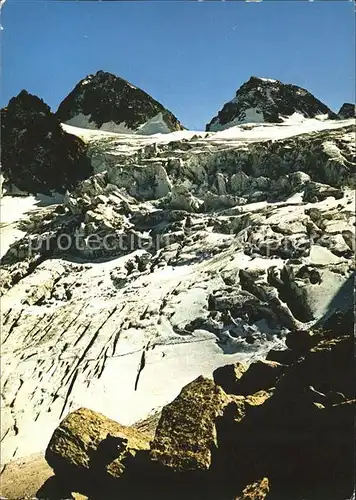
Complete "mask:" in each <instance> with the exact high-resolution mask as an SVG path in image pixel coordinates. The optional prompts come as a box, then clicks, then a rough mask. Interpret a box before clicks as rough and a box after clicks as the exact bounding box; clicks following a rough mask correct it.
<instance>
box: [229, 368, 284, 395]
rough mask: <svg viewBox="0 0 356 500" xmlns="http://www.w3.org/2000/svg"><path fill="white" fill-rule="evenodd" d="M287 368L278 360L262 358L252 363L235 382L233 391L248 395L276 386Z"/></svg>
mask: <svg viewBox="0 0 356 500" xmlns="http://www.w3.org/2000/svg"><path fill="white" fill-rule="evenodd" d="M285 368H286V367H285V366H284V365H281V364H280V363H277V362H276V361H266V360H264V361H262V360H261V361H256V362H255V363H251V365H250V366H249V369H248V370H247V371H245V373H244V374H243V375H242V376H241V378H240V379H239V380H237V381H236V383H235V384H234V388H233V393H234V394H242V395H244V396H247V395H248V394H254V393H256V392H258V391H261V390H266V389H270V388H271V387H275V385H276V384H277V381H278V379H279V378H280V377H281V375H282V374H283V372H284V370H285Z"/></svg>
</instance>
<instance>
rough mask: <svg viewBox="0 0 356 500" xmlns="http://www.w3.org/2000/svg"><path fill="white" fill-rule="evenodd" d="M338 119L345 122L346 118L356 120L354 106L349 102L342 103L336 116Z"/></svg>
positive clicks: (355, 108)
mask: <svg viewBox="0 0 356 500" xmlns="http://www.w3.org/2000/svg"><path fill="white" fill-rule="evenodd" d="M337 116H338V117H339V118H341V119H342V120H345V119H346V118H356V106H355V104H351V103H350V102H344V104H343V105H342V106H341V108H340V109H339V112H338V114H337Z"/></svg>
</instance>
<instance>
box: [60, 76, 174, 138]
mask: <svg viewBox="0 0 356 500" xmlns="http://www.w3.org/2000/svg"><path fill="white" fill-rule="evenodd" d="M56 115H57V118H58V119H59V120H60V121H61V122H63V123H68V124H70V125H75V126H77V127H82V128H91V129H100V130H106V131H109V132H123V133H139V134H144V135H146V134H157V133H169V132H174V131H177V130H183V126H182V125H181V123H180V122H179V121H178V120H177V118H176V117H175V116H174V115H173V114H172V113H171V112H170V111H168V110H167V109H166V108H164V106H162V104H160V103H159V102H158V101H156V100H154V99H153V98H152V97H151V96H149V95H148V94H147V93H146V92H144V91H143V90H141V89H139V88H137V87H135V86H134V85H132V84H131V83H129V82H127V81H126V80H124V79H123V78H120V77H118V76H115V75H113V74H111V73H107V72H105V71H98V72H97V73H96V74H95V75H88V76H87V77H86V78H84V79H83V80H81V81H80V82H79V83H78V84H77V85H76V86H75V87H74V89H73V90H72V91H71V92H70V94H69V95H68V96H67V97H66V98H65V99H64V100H63V101H62V102H61V104H60V105H59V108H58V110H57V113H56Z"/></svg>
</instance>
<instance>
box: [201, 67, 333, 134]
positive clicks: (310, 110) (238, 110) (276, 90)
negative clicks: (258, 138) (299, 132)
mask: <svg viewBox="0 0 356 500" xmlns="http://www.w3.org/2000/svg"><path fill="white" fill-rule="evenodd" d="M294 113H298V114H299V115H301V116H303V117H305V118H314V117H316V116H318V115H328V117H329V118H336V115H335V113H333V112H332V111H331V110H330V109H329V108H328V107H327V106H326V105H325V104H323V103H322V102H321V101H319V100H318V99H317V98H316V97H314V96H313V95H312V94H311V93H310V92H308V91H307V90H305V89H303V88H302V87H298V86H297V85H291V84H285V83H282V82H281V81H279V80H272V79H269V78H260V77H256V76H252V77H251V78H250V79H249V80H248V81H247V82H245V83H244V84H243V85H242V86H241V87H240V88H239V89H238V90H237V92H236V95H235V97H234V98H233V99H232V100H231V101H229V102H227V103H226V104H225V105H224V106H223V108H222V109H221V111H219V113H218V115H217V116H215V117H214V118H213V119H212V120H211V122H210V123H208V125H207V126H206V130H207V131H218V130H223V129H225V128H229V127H232V126H234V125H239V124H242V123H266V122H267V123H281V122H283V120H284V119H285V118H288V117H290V116H291V115H293V114H294Z"/></svg>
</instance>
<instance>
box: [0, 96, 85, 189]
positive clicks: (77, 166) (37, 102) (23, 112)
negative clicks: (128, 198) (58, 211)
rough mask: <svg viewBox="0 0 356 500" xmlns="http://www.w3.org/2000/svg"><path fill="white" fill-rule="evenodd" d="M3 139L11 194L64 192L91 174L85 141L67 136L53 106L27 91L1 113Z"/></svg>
mask: <svg viewBox="0 0 356 500" xmlns="http://www.w3.org/2000/svg"><path fill="white" fill-rule="evenodd" d="M1 136H2V137H1V146H2V147H1V163H2V168H3V174H4V178H5V188H7V189H8V190H9V191H12V188H13V187H16V188H19V189H20V190H24V191H27V192H32V193H49V192H50V191H51V190H55V191H58V192H64V191H65V190H66V189H67V188H71V187H74V186H75V184H76V182H78V181H79V180H82V179H84V178H86V177H88V176H89V175H91V173H92V168H91V164H90V160H89V158H88V157H87V156H86V146H85V144H84V143H83V141H82V140H81V139H79V138H78V137H75V136H73V135H71V134H68V133H66V132H65V131H64V130H63V129H62V127H61V124H60V122H59V120H58V118H57V117H56V116H55V115H54V114H53V113H52V112H51V110H50V107H49V106H48V105H47V104H46V103H45V102H44V101H43V100H42V99H40V98H39V97H37V96H35V95H32V94H30V93H29V92H27V91H26V90H22V91H21V92H20V93H19V94H18V95H17V96H16V97H13V98H12V99H11V100H10V101H9V103H8V105H7V107H6V108H4V109H2V110H1Z"/></svg>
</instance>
